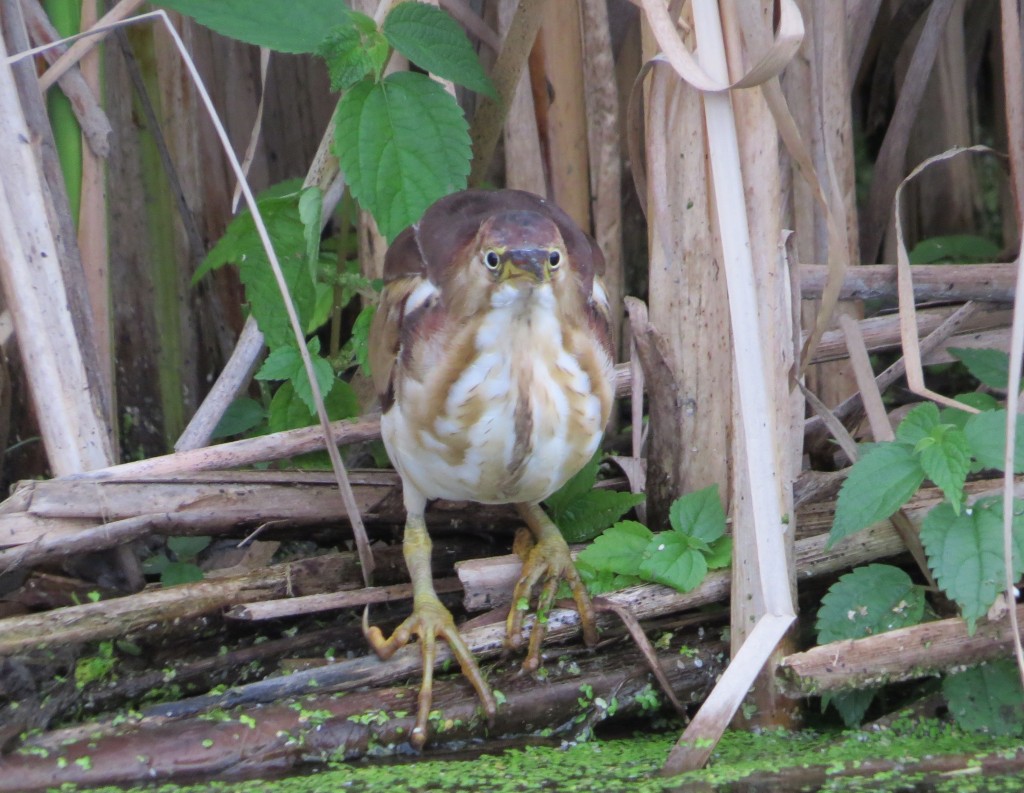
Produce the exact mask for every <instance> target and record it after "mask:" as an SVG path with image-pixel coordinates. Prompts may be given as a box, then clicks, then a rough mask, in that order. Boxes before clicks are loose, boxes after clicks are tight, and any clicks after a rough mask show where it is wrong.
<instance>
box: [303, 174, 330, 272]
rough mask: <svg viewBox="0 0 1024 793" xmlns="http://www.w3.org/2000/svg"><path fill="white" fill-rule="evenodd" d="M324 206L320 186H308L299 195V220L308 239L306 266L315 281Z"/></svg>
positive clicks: (305, 237) (304, 236)
mask: <svg viewBox="0 0 1024 793" xmlns="http://www.w3.org/2000/svg"><path fill="white" fill-rule="evenodd" d="M323 208H324V196H323V193H321V192H320V188H319V187H316V186H313V187H307V188H306V189H305V190H303V191H302V193H301V194H300V195H299V221H300V222H301V223H302V236H303V238H304V239H305V240H306V267H308V268H309V277H310V278H311V279H313V280H314V281H315V280H316V266H317V263H318V262H319V259H320V216H321V214H322V213H323Z"/></svg>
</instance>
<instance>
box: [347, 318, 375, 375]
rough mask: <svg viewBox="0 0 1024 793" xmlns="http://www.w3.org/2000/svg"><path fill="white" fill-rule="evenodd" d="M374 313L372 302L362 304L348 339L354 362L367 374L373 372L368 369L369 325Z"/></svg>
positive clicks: (371, 323)
mask: <svg viewBox="0 0 1024 793" xmlns="http://www.w3.org/2000/svg"><path fill="white" fill-rule="evenodd" d="M376 313H377V306H376V305H374V304H373V303H367V304H366V305H365V306H363V308H362V309H361V310H360V312H359V316H357V317H356V321H355V322H353V323H352V336H351V338H350V339H349V342H350V343H351V345H352V350H353V352H354V354H355V359H356V363H358V364H359V366H360V367H361V368H362V370H363V373H364V374H366V375H367V376H369V375H372V374H373V372H372V371H370V327H371V326H372V325H373V317H374V315H375V314H376Z"/></svg>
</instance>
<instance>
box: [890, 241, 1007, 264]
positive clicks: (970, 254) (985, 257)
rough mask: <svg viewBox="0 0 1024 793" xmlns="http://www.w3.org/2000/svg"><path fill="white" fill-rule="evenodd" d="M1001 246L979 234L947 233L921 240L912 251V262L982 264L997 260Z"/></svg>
mask: <svg viewBox="0 0 1024 793" xmlns="http://www.w3.org/2000/svg"><path fill="white" fill-rule="evenodd" d="M998 255H999V246H998V245H996V244H995V243H994V242H992V240H990V239H987V238H986V237H980V236H978V235H977V234H947V235H945V236H940V237H929V238H928V239H924V240H921V241H920V242H919V243H917V245H915V246H914V248H913V250H911V251H910V263H911V264H943V263H945V264H981V263H983V262H992V261H995V259H996V257H997V256H998Z"/></svg>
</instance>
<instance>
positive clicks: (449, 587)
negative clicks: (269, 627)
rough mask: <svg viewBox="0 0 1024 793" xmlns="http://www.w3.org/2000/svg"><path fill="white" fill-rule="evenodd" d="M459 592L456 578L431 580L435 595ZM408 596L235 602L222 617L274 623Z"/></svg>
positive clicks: (366, 593) (399, 587) (354, 594)
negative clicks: (287, 618)
mask: <svg viewBox="0 0 1024 793" xmlns="http://www.w3.org/2000/svg"><path fill="white" fill-rule="evenodd" d="M461 590H462V584H461V583H460V582H459V579H458V578H440V579H437V580H435V581H434V591H435V592H437V593H438V594H439V595H441V594H446V593H448V592H460V591H461ZM412 596H413V591H412V584H392V585H391V586H368V587H363V588H362V589H358V590H355V591H348V592H325V593H323V594H322V595H306V596H304V597H294V598H287V599H281V600H266V601H256V602H255V603H239V604H238V605H235V606H232V607H231V608H229V609H228V610H227V611H226V612H225V613H224V616H225V617H228V618H230V619H234V620H276V619H280V618H281V617H295V616H298V615H300V614H317V613H319V612H321V611H333V610H335V609H348V608H355V607H357V606H369V605H371V604H373V603H391V602H392V601H395V600H408V599H409V598H411V597H412Z"/></svg>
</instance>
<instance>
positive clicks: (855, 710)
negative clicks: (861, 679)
mask: <svg viewBox="0 0 1024 793" xmlns="http://www.w3.org/2000/svg"><path fill="white" fill-rule="evenodd" d="M877 693H878V689H877V688H875V687H873V686H869V687H867V688H860V689H853V690H850V691H837V692H836V693H834V694H829V695H826V696H823V697H822V698H821V708H822V711H824V710H825V708H826V707H828V706H829V705H831V706H832V707H833V708H835V709H836V710H837V711H838V712H839V716H840V717H841V718H842V720H843V724H845V725H846V726H847V728H849V729H851V730H852V729H854V728H856V727H859V726H860V723H861V722H862V721H863V720H864V714H865V713H867V712H868V708H869V707H871V703H872V701H874V699H875V694H877Z"/></svg>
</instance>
